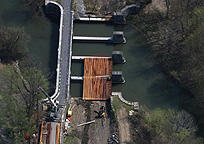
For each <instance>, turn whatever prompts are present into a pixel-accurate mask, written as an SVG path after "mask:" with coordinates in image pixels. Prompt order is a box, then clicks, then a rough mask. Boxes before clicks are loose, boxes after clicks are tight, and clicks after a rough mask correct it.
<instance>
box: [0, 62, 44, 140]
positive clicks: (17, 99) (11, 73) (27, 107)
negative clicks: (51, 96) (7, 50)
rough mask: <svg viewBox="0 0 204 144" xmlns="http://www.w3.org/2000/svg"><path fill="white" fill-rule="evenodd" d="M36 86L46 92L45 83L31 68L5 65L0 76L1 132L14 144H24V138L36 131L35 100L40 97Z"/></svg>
mask: <svg viewBox="0 0 204 144" xmlns="http://www.w3.org/2000/svg"><path fill="white" fill-rule="evenodd" d="M38 85H40V86H42V87H43V88H44V89H45V90H48V81H47V79H46V78H45V76H44V75H43V73H42V71H41V70H39V69H37V68H35V67H23V68H21V69H20V68H19V67H18V66H17V65H15V66H14V65H8V66H7V68H6V69H4V70H3V71H1V73H0V98H1V99H0V103H1V104H0V108H1V110H2V111H1V118H0V124H1V128H4V130H6V131H8V133H7V136H8V137H10V138H11V139H13V140H15V141H16V142H18V143H25V134H26V133H28V134H30V135H31V134H32V133H33V132H34V130H37V129H38V128H37V126H38V125H37V123H38V119H37V118H36V115H37V117H39V116H40V115H41V111H40V109H39V107H40V105H39V100H40V99H42V98H43V96H44V95H43V94H42V93H41V92H40V91H39V90H38Z"/></svg>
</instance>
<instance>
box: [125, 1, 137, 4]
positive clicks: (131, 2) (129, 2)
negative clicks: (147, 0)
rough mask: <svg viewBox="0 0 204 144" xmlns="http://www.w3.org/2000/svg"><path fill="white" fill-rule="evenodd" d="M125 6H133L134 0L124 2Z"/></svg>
mask: <svg viewBox="0 0 204 144" xmlns="http://www.w3.org/2000/svg"><path fill="white" fill-rule="evenodd" d="M126 4H127V5H131V4H135V0H126Z"/></svg>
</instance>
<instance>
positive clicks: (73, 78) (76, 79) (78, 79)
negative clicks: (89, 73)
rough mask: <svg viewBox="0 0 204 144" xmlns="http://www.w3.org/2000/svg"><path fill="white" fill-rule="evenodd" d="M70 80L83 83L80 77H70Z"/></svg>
mask: <svg viewBox="0 0 204 144" xmlns="http://www.w3.org/2000/svg"><path fill="white" fill-rule="evenodd" d="M71 80H72V81H73V80H74V81H83V77H82V76H71Z"/></svg>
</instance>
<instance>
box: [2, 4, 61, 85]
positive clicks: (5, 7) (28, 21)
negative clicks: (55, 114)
mask: <svg viewBox="0 0 204 144" xmlns="http://www.w3.org/2000/svg"><path fill="white" fill-rule="evenodd" d="M0 25H1V26H2V25H3V26H12V27H24V30H25V32H26V33H27V34H29V35H30V37H31V40H30V42H29V43H28V49H29V51H28V56H29V57H32V58H33V59H34V60H36V61H37V62H40V63H41V64H42V66H43V67H44V68H45V69H46V70H49V71H51V72H53V73H54V75H55V71H56V63H57V60H56V59H57V48H58V29H59V27H58V25H57V24H55V23H54V22H51V21H50V20H49V19H48V18H47V17H43V16H33V17H32V16H31V15H30V14H29V12H28V11H27V10H26V9H25V8H24V6H23V4H22V2H21V0H1V5H0ZM51 81H52V82H53V83H55V76H53V78H52V80H51Z"/></svg>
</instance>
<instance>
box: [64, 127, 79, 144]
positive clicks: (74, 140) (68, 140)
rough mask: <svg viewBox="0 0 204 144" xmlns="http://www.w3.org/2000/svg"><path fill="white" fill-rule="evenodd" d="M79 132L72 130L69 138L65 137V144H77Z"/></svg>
mask: <svg viewBox="0 0 204 144" xmlns="http://www.w3.org/2000/svg"><path fill="white" fill-rule="evenodd" d="M76 136H77V131H76V130H72V132H71V133H69V135H68V136H66V137H65V144H74V143H77V137H76Z"/></svg>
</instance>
